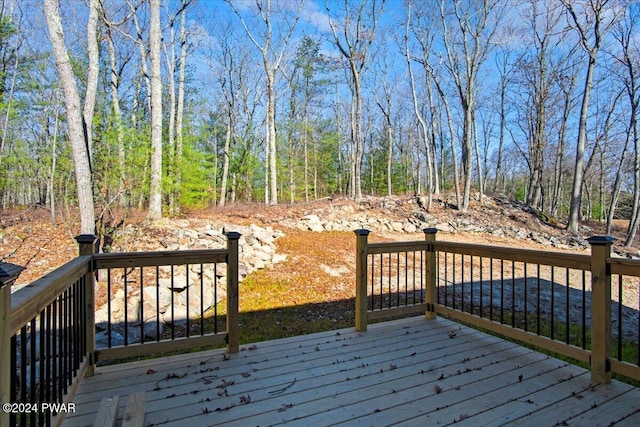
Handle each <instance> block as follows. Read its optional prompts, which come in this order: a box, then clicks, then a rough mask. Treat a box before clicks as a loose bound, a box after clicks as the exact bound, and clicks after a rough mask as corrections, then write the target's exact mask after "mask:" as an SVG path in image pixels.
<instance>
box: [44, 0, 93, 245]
mask: <svg viewBox="0 0 640 427" xmlns="http://www.w3.org/2000/svg"><path fill="white" fill-rule="evenodd" d="M44 11H45V17H46V19H47V27H48V29H49V38H50V40H51V47H52V50H53V54H54V57H55V60H56V68H57V69H58V74H59V75H60V84H61V86H62V90H63V93H64V99H65V109H66V116H67V128H68V134H69V141H70V143H71V152H72V156H73V163H74V166H75V175H76V187H77V189H76V191H77V193H78V207H79V209H80V233H81V234H95V208H94V203H93V188H92V179H91V178H92V177H91V167H90V163H89V161H90V160H89V152H88V149H87V147H88V144H87V140H86V139H85V133H84V129H83V122H82V115H81V111H80V95H79V93H78V87H77V85H76V80H75V75H74V73H73V69H72V66H71V60H70V58H69V53H68V52H67V48H66V45H65V40H64V32H63V29H62V19H61V14H60V4H59V3H58V0H45V1H44Z"/></svg>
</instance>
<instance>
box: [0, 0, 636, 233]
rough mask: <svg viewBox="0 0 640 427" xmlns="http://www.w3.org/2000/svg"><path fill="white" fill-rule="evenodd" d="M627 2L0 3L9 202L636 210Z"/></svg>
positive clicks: (572, 222)
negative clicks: (420, 200)
mask: <svg viewBox="0 0 640 427" xmlns="http://www.w3.org/2000/svg"><path fill="white" fill-rule="evenodd" d="M639 28H640V4H639V3H638V2H637V1H630V0H386V1H384V0H297V1H294V0H71V1H66V0H65V1H60V0H42V1H32V0H0V196H1V203H2V208H3V209H10V208H25V207H29V206H34V205H37V206H41V207H43V208H46V209H48V210H49V211H50V214H51V218H52V220H53V221H54V222H55V221H59V220H64V221H77V222H78V223H79V228H80V231H81V233H90V234H92V233H94V232H95V224H96V218H97V217H99V216H100V215H101V214H102V212H104V211H105V210H108V209H111V208H124V209H127V208H136V209H145V210H147V211H148V218H149V219H150V220H155V219H159V218H161V217H163V216H171V215H177V214H179V213H180V212H188V211H189V210H190V209H200V208H208V207H212V206H224V205H227V204H232V203H265V204H293V203H299V202H304V201H310V200H315V199H319V198H323V197H329V196H339V195H343V196H348V197H351V198H354V199H361V198H363V197H365V196H368V195H376V196H380V195H382V196H384V195H395V194H412V195H414V194H415V195H423V196H427V197H426V200H428V203H427V206H426V208H427V209H429V207H430V206H429V204H430V203H431V201H432V200H433V199H436V198H439V199H442V200H444V199H446V202H447V203H448V204H450V206H452V207H455V208H456V209H459V210H460V211H461V212H465V211H466V210H467V209H469V202H470V200H472V199H477V200H479V201H482V198H483V197H484V195H485V194H496V193H499V194H504V195H506V196H508V197H509V198H512V199H514V200H517V201H519V202H522V203H525V204H526V205H528V206H530V207H531V208H533V209H535V210H536V211H538V212H539V213H540V214H541V215H544V216H547V217H549V218H557V219H558V220H559V221H562V222H563V223H564V222H566V227H567V230H568V231H570V232H573V233H577V232H578V231H579V225H580V223H581V222H583V221H592V220H595V221H602V222H604V223H606V224H607V230H608V231H609V230H610V227H611V224H612V222H613V220H614V219H616V218H622V219H626V220H629V226H628V230H627V233H626V234H627V240H626V244H627V245H630V244H631V242H632V241H633V239H634V238H635V235H636V233H637V229H638V224H639V222H640V209H639V204H640V135H639V129H638V110H639V107H640V31H639Z"/></svg>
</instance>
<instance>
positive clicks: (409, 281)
mask: <svg viewBox="0 0 640 427" xmlns="http://www.w3.org/2000/svg"><path fill="white" fill-rule="evenodd" d="M355 233H356V239H357V256H356V277H357V279H356V289H357V291H356V328H357V329H358V330H361V331H364V330H366V327H367V322H368V321H369V320H375V319H381V318H385V317H392V316H398V315H405V314H410V313H418V312H424V313H425V315H426V317H427V318H433V317H435V316H436V315H437V314H441V315H445V316H447V317H451V318H454V319H457V320H460V321H463V322H466V323H469V324H471V325H473V326H476V327H480V328H484V329H487V330H490V331H492V332H495V333H498V334H500V335H503V336H505V337H508V338H512V339H516V340H519V341H522V342H525V343H527V344H531V345H534V346H537V347H540V348H544V349H547V350H549V351H552V352H555V353H558V354H563V355H566V356H569V357H571V358H573V359H576V360H578V361H581V362H585V363H587V364H590V366H591V372H592V379H593V380H594V381H595V382H598V383H607V382H609V381H610V380H611V374H612V372H615V373H619V374H622V375H624V376H627V377H629V378H632V379H635V380H640V367H639V365H640V358H639V357H640V356H639V354H640V345H639V344H638V343H639V342H640V321H639V320H638V318H639V313H638V309H639V308H638V304H639V302H638V291H639V287H640V286H639V285H640V261H638V260H627V259H619V258H611V244H612V243H613V239H612V238H610V237H593V238H591V239H588V241H589V243H590V244H591V255H580V254H568V253H561V252H548V251H540V250H526V249H520V248H506V247H495V246H486V245H476V244H467V243H458V242H444V241H437V240H436V233H437V230H436V229H425V230H424V233H425V239H424V240H422V241H411V242H385V243H369V241H368V235H369V231H368V230H356V232H355ZM612 276H613V277H614V281H613V283H614V284H615V286H614V287H613V295H612ZM612 296H613V298H612Z"/></svg>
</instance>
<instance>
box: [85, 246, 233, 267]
mask: <svg viewBox="0 0 640 427" xmlns="http://www.w3.org/2000/svg"><path fill="white" fill-rule="evenodd" d="M93 259H94V261H95V263H96V268H97V269H101V268H118V267H125V268H126V267H147V266H168V265H182V264H209V263H212V264H213V263H221V262H227V250H226V249H194V250H187V251H182V250H180V251H156V252H123V253H106V254H95V255H94V256H93Z"/></svg>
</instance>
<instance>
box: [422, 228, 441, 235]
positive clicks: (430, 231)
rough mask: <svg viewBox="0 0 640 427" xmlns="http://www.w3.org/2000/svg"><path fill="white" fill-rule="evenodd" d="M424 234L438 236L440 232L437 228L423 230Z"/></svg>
mask: <svg viewBox="0 0 640 427" xmlns="http://www.w3.org/2000/svg"><path fill="white" fill-rule="evenodd" d="M422 232H423V233H424V234H436V233H437V232H438V229H437V228H435V227H428V228H423V229H422Z"/></svg>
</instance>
